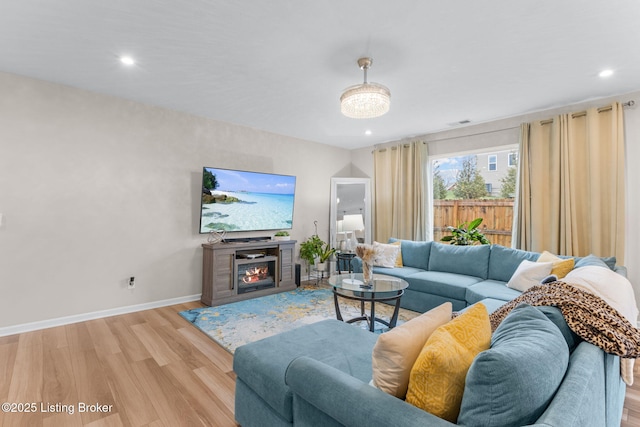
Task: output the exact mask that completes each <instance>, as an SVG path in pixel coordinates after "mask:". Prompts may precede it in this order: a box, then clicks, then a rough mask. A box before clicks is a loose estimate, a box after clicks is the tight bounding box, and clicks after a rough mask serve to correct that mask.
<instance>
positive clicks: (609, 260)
mask: <svg viewBox="0 0 640 427" xmlns="http://www.w3.org/2000/svg"><path fill="white" fill-rule="evenodd" d="M558 256H559V257H560V258H573V259H574V260H575V263H576V264H575V267H574V268H578V267H584V266H585V265H602V264H592V263H593V262H594V260H593V259H592V258H598V259H599V260H600V261H602V262H604V264H605V265H606V266H607V267H608V268H609V269H610V270H615V268H616V262H617V261H618V260H617V259H616V257H614V256H609V257H599V256H596V255H594V254H589V255H587V256H585V257H579V256H576V257H572V256H568V255H558ZM578 263H582V264H581V265H578Z"/></svg>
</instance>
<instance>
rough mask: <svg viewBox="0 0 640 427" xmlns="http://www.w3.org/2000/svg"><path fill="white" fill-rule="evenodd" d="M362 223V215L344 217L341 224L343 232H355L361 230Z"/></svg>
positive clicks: (362, 227)
mask: <svg viewBox="0 0 640 427" xmlns="http://www.w3.org/2000/svg"><path fill="white" fill-rule="evenodd" d="M363 229H364V221H363V220H362V214H355V215H345V216H344V220H343V223H342V230H343V231H355V230H363Z"/></svg>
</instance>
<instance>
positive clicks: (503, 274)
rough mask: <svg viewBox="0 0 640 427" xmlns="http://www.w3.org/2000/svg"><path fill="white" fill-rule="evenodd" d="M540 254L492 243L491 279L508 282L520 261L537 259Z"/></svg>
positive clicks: (490, 257) (490, 259) (490, 258)
mask: <svg viewBox="0 0 640 427" xmlns="http://www.w3.org/2000/svg"><path fill="white" fill-rule="evenodd" d="M539 256H540V254H539V253H537V252H529V251H523V250H520V249H511V248H506V247H504V246H500V245H491V255H490V256H489V279H493V280H500V281H502V282H508V281H509V279H511V276H513V273H515V271H516V269H517V268H518V266H519V265H520V263H521V262H522V261H524V260H527V261H535V260H537V259H538V257H539Z"/></svg>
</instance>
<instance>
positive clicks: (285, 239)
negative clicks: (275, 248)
mask: <svg viewBox="0 0 640 427" xmlns="http://www.w3.org/2000/svg"><path fill="white" fill-rule="evenodd" d="M273 239H274V240H277V241H279V242H284V241H287V240H291V236H273Z"/></svg>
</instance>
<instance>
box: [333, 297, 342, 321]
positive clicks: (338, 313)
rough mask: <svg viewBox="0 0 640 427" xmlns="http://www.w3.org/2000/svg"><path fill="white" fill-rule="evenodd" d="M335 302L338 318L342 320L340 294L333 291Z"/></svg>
mask: <svg viewBox="0 0 640 427" xmlns="http://www.w3.org/2000/svg"><path fill="white" fill-rule="evenodd" d="M333 304H334V305H335V306H336V318H337V319H338V320H340V321H343V320H342V314H341V313H340V305H339V304H338V294H337V293H336V292H335V290H334V291H333Z"/></svg>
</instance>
